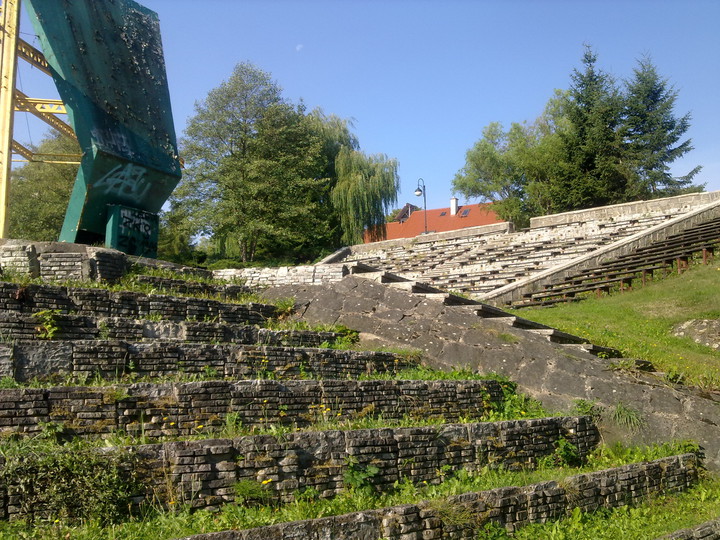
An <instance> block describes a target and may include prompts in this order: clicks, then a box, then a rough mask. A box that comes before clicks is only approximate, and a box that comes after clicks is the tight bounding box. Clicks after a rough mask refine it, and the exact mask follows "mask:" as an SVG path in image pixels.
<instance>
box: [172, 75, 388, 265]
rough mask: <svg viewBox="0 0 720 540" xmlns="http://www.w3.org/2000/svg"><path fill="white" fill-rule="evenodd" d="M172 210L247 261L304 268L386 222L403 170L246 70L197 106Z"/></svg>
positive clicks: (216, 245) (219, 250) (336, 121)
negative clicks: (281, 261)
mask: <svg viewBox="0 0 720 540" xmlns="http://www.w3.org/2000/svg"><path fill="white" fill-rule="evenodd" d="M181 144H182V152H183V156H184V157H185V159H186V162H187V168H186V171H185V175H184V180H183V182H182V183H181V185H180V186H179V188H178V189H177V190H176V193H175V194H174V195H173V197H172V204H173V208H174V210H173V211H176V212H183V214H184V215H185V216H187V219H188V221H190V222H192V226H191V229H192V230H193V235H195V236H197V235H202V236H204V237H207V238H209V239H210V241H209V244H210V245H211V246H213V249H214V250H215V252H216V254H217V255H218V256H221V257H237V258H241V259H242V260H243V261H252V260H257V259H261V260H265V261H267V260H277V259H284V260H286V261H297V262H304V261H308V260H312V259H314V258H316V257H317V256H319V255H320V254H322V253H324V252H328V251H330V250H333V249H337V248H338V247H339V246H340V245H341V241H342V239H345V240H346V241H349V240H358V239H360V238H361V237H362V231H363V229H364V228H365V227H369V226H374V225H375V224H376V223H378V220H379V221H380V222H382V221H383V220H384V215H385V210H386V209H387V207H389V205H390V204H392V203H393V202H394V201H395V195H396V193H397V191H398V177H397V163H396V162H395V161H394V160H390V159H388V158H386V157H384V156H366V155H365V154H363V153H362V151H361V150H360V148H359V143H358V141H357V138H356V137H355V135H353V134H352V132H351V131H350V126H349V123H348V122H347V121H345V120H343V119H340V118H338V117H336V116H334V115H329V116H328V115H325V114H324V113H323V112H322V111H321V110H319V109H318V110H315V111H312V112H311V113H307V112H306V111H305V108H304V106H303V104H302V103H300V104H298V105H293V104H291V103H289V102H288V101H286V100H285V99H284V98H283V97H282V94H281V91H280V88H279V87H278V85H277V84H276V83H275V82H274V81H273V80H272V79H271V77H270V76H269V74H267V73H265V72H263V71H261V70H259V69H258V68H256V67H254V66H252V65H250V64H240V65H238V67H236V69H235V71H234V72H233V75H232V76H231V77H230V79H228V81H226V82H224V83H223V84H222V85H221V86H220V87H218V88H216V89H214V90H212V91H211V92H210V93H209V94H208V97H207V98H206V99H205V100H204V101H202V102H200V103H198V104H197V105H196V115H195V116H194V117H193V118H191V119H190V121H189V122H188V128H187V130H186V132H185V137H184V138H183V139H182V141H181Z"/></svg>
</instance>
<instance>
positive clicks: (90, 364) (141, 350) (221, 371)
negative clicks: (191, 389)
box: [0, 340, 416, 383]
mask: <svg viewBox="0 0 720 540" xmlns="http://www.w3.org/2000/svg"><path fill="white" fill-rule="evenodd" d="M415 365H416V361H415V360H412V359H405V358H403V357H401V356H399V355H397V354H392V353H388V352H373V351H342V350H335V349H314V348H305V347H302V348H295V347H275V346H268V345H259V346H255V345H237V344H218V345H215V344H208V343H182V342H178V341H159V340H153V341H149V342H140V343H137V342H134V343H128V342H125V341H113V340H76V341H18V342H15V343H5V344H0V377H10V378H12V379H14V380H16V381H19V382H28V381H31V380H33V379H38V380H40V381H51V382H53V381H55V382H58V383H59V382H62V381H65V380H76V381H77V380H88V381H89V380H92V378H93V377H96V376H99V377H102V378H104V379H109V380H114V379H116V378H118V377H121V376H125V377H139V378H142V377H173V376H178V375H179V374H184V375H185V376H187V377H191V376H202V377H207V376H208V374H213V375H214V376H217V377H221V378H225V377H227V378H234V379H248V378H269V377H283V378H293V377H295V378H297V377H302V376H306V377H307V376H313V377H315V378H325V379H338V378H339V379H345V378H348V377H352V378H357V377H359V376H361V375H369V374H372V373H378V372H380V373H384V372H394V371H396V370H401V369H405V368H408V367H414V366H415Z"/></svg>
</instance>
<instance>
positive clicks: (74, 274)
mask: <svg viewBox="0 0 720 540" xmlns="http://www.w3.org/2000/svg"><path fill="white" fill-rule="evenodd" d="M129 267H130V261H129V259H128V257H127V256H126V255H125V254H124V253H121V252H119V251H116V250H114V249H105V248H98V247H92V246H85V245H82V244H68V243H64V242H31V241H26V240H0V268H2V269H3V270H11V271H13V272H17V273H20V274H27V275H29V276H31V277H42V278H43V279H49V280H66V279H72V280H79V279H90V280H96V279H98V280H99V279H103V280H108V281H114V280H116V279H118V278H120V277H122V276H123V275H124V274H125V272H126V271H127V270H128V269H129Z"/></svg>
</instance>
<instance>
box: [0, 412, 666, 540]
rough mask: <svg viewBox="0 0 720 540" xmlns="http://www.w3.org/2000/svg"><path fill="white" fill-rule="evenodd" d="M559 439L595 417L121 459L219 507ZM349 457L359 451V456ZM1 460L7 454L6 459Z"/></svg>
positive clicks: (473, 464)
mask: <svg viewBox="0 0 720 540" xmlns="http://www.w3.org/2000/svg"><path fill="white" fill-rule="evenodd" d="M560 438H564V439H566V440H568V441H570V442H573V443H575V444H576V445H577V446H578V448H579V450H580V453H581V455H585V454H586V453H587V452H589V451H590V450H591V449H592V448H593V447H594V446H595V445H596V444H597V442H598V434H597V430H596V429H595V426H594V425H593V424H592V423H591V421H590V419H589V418H588V417H566V418H541V419H536V420H513V421H505V422H494V423H475V424H446V425H443V426H429V427H409V428H394V429H391V428H382V429H362V430H353V431H306V432H294V433H288V434H285V435H281V436H273V435H258V436H248V437H239V438H236V439H208V440H199V441H183V442H170V443H164V444H154V445H142V446H133V447H125V448H123V449H122V451H123V455H124V456H126V459H125V460H124V461H125V463H124V465H122V467H127V468H128V469H127V470H134V471H135V472H136V473H137V474H138V475H139V477H138V480H139V482H140V484H141V485H142V486H143V492H142V493H138V494H137V498H136V502H139V501H140V500H142V499H143V498H144V499H145V500H147V501H152V502H153V503H160V504H164V503H167V502H168V501H169V500H174V501H176V502H177V503H178V504H180V503H188V504H190V505H191V506H192V507H193V508H209V509H213V508H218V507H219V506H221V505H222V504H225V503H228V502H233V501H234V499H235V485H236V484H237V482H239V481H243V480H244V481H246V482H247V481H249V482H252V483H257V484H258V485H259V486H264V487H265V489H266V490H267V492H268V495H269V497H270V498H274V499H276V500H282V501H288V502H289V501H292V500H293V499H294V493H296V492H297V491H298V490H301V491H302V490H304V489H307V488H313V489H315V490H316V492H317V493H318V497H322V498H330V497H334V496H336V495H337V494H339V493H341V492H342V491H344V490H345V489H346V488H345V485H344V473H345V471H347V470H348V468H349V467H350V464H351V463H352V466H353V467H356V468H363V467H367V466H368V465H370V464H372V465H373V466H375V467H377V469H378V472H377V473H376V474H375V475H373V476H372V479H371V480H370V481H371V483H372V484H373V485H374V486H375V487H376V488H378V489H389V488H390V487H391V486H392V485H393V484H394V483H395V482H396V481H398V480H401V479H402V478H405V477H407V478H409V479H411V480H412V481H413V482H416V483H423V482H428V483H439V482H440V476H441V471H453V470H460V469H471V470H477V469H479V468H482V467H484V466H490V467H498V466H505V467H510V468H516V467H528V466H529V467H532V466H534V465H535V464H536V463H537V460H538V459H540V458H542V457H544V456H548V455H552V454H553V453H554V452H555V448H556V444H557V443H558V441H559V440H560ZM346 456H353V460H352V462H351V461H350V460H348V459H345V457H346ZM4 463H5V462H4V458H3V457H2V456H0V467H2V466H4ZM656 469H657V471H658V472H659V471H660V469H661V468H660V467H657V468H656ZM666 470H673V469H672V467H671V466H668V467H667V468H666ZM627 471H628V472H629V473H630V474H627V473H624V475H623V478H625V477H627V478H631V479H633V478H636V477H637V478H640V477H642V476H643V474H642V471H640V472H635V473H632V469H627ZM667 476H668V477H669V476H670V475H669V473H667ZM636 483H637V482H636ZM505 489H511V488H505ZM639 493H640V492H638V494H639ZM21 496H22V490H21V488H20V486H15V485H12V484H10V485H8V486H0V519H15V518H19V517H22V516H21V515H19V514H18V512H19V507H20V506H21V505H19V504H14V505H10V504H9V503H8V500H15V501H17V499H18V498H19V497H21ZM169 497H172V499H170V498H169ZM42 511H43V510H42V509H38V512H42ZM303 538H311V537H303ZM373 538H377V536H376V537H373Z"/></svg>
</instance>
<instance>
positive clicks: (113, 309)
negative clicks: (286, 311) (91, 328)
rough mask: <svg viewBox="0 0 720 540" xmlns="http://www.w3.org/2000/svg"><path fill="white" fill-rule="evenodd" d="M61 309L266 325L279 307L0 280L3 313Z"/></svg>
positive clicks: (175, 319)
mask: <svg viewBox="0 0 720 540" xmlns="http://www.w3.org/2000/svg"><path fill="white" fill-rule="evenodd" d="M43 310H58V311H60V312H62V313H74V314H79V315H87V316H93V317H103V316H105V317H126V318H131V319H145V318H162V319H165V320H170V321H182V320H188V319H189V320H191V321H193V320H215V321H218V322H224V323H229V324H262V323H264V322H265V320H266V319H268V318H270V317H272V316H274V315H275V311H276V308H275V306H271V305H266V304H257V303H248V304H231V303H225V302H220V301H218V300H209V299H205V298H191V297H180V296H171V295H164V294H142V293H134V292H127V291H110V290H107V289H82V288H70V287H57V286H50V285H34V284H33V285H26V286H23V285H19V284H17V283H7V282H0V312H20V313H35V312H38V311H43Z"/></svg>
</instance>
